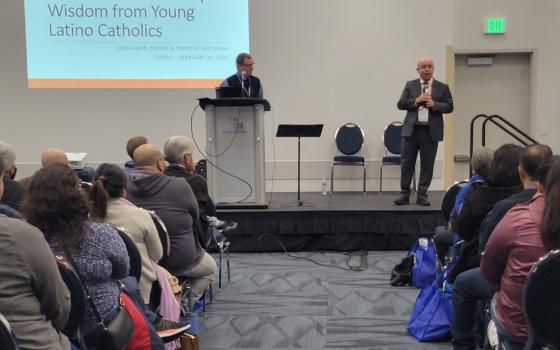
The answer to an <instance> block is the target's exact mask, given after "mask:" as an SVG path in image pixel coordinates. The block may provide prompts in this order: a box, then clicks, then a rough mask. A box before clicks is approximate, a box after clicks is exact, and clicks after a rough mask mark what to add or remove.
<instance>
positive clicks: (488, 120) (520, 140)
mask: <svg viewBox="0 0 560 350" xmlns="http://www.w3.org/2000/svg"><path fill="white" fill-rule="evenodd" d="M480 118H484V122H483V123H482V140H481V141H482V142H481V143H482V146H486V124H487V123H488V122H492V123H493V124H494V125H496V126H497V127H498V128H500V129H502V130H503V131H504V132H506V133H507V134H509V135H510V136H511V137H513V138H514V139H516V140H517V141H519V143H521V144H523V145H525V146H527V145H529V143H528V142H526V141H524V140H522V139H521V138H519V137H518V136H517V135H515V134H514V133H512V132H511V131H510V130H507V129H506V128H505V127H504V126H503V125H502V124H500V123H498V122H497V121H496V120H494V119H497V120H500V121H501V122H504V123H505V124H506V125H507V126H509V127H510V128H511V129H513V130H515V131H517V133H518V134H520V135H522V136H524V137H525V138H526V139H527V140H529V141H530V142H531V143H538V142H537V141H536V140H534V139H533V138H532V137H530V136H529V135H527V134H526V133H525V132H523V131H522V130H521V129H519V128H518V127H516V126H515V125H513V124H512V123H511V122H509V121H508V120H506V119H505V118H503V117H501V116H499V115H497V114H492V115H490V116H488V115H486V114H478V115H476V116H475V117H474V118H473V119H472V120H471V125H470V145H469V159H472V155H473V151H474V123H475V122H476V121H477V120H478V119H480ZM470 175H472V165H471V163H470V161H469V177H470Z"/></svg>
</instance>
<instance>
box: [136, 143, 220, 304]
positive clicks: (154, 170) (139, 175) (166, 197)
mask: <svg viewBox="0 0 560 350" xmlns="http://www.w3.org/2000/svg"><path fill="white" fill-rule="evenodd" d="M134 163H135V165H136V170H134V171H133V172H132V173H131V174H130V176H129V183H128V199H129V200H130V201H131V202H132V203H134V204H136V205H138V206H139V207H142V208H146V209H150V210H153V211H155V212H156V214H157V215H158V216H159V217H161V219H162V220H163V222H164V223H165V226H166V227H167V229H168V231H169V236H170V240H171V253H170V255H169V258H168V260H167V269H168V270H169V272H171V273H172V274H173V275H175V276H180V277H185V278H188V279H190V280H192V283H191V293H190V301H191V303H190V305H193V303H194V302H195V301H197V300H198V299H200V297H201V296H202V295H203V293H204V291H205V290H206V288H207V287H208V285H209V284H210V283H211V281H212V280H213V279H214V274H215V272H216V262H215V261H214V259H213V258H212V257H211V256H210V255H209V254H208V253H206V252H205V251H204V249H202V247H201V246H200V243H199V242H198V240H197V239H196V237H195V235H194V232H193V223H195V222H196V221H197V220H198V215H199V214H198V205H197V202H196V198H195V196H194V193H193V191H192V189H191V187H190V186H189V184H188V182H187V181H185V180H184V179H180V178H176V177H170V176H167V175H165V174H164V171H165V161H164V158H163V154H162V153H161V151H160V150H158V149H157V148H156V147H155V146H154V145H152V144H145V145H142V146H140V147H138V148H137V149H136V151H134Z"/></svg>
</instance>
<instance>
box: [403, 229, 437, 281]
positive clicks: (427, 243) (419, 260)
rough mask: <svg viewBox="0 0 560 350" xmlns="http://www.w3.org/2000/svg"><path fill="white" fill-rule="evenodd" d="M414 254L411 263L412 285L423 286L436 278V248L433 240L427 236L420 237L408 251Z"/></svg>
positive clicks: (409, 253)
mask: <svg viewBox="0 0 560 350" xmlns="http://www.w3.org/2000/svg"><path fill="white" fill-rule="evenodd" d="M408 255H414V265H412V277H411V279H412V285H413V286H415V287H416V288H424V287H425V286H427V285H429V284H431V283H432V282H433V281H434V280H435V278H436V249H435V247H434V241H433V240H432V239H428V238H420V239H418V240H417V241H416V242H414V245H413V246H412V248H411V249H410V251H409V252H408Z"/></svg>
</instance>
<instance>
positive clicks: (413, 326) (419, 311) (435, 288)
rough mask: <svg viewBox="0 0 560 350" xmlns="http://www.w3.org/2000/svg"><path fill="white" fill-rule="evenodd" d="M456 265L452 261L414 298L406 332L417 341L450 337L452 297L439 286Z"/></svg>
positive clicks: (455, 261)
mask: <svg viewBox="0 0 560 350" xmlns="http://www.w3.org/2000/svg"><path fill="white" fill-rule="evenodd" d="M456 263H457V259H454V260H453V261H452V262H451V263H450V264H449V265H447V266H446V267H445V268H444V270H443V272H442V273H441V274H439V275H438V276H437V278H436V279H435V280H434V281H433V282H432V283H430V284H429V285H427V286H425V287H424V288H422V290H421V291H420V294H418V297H417V298H416V302H415V303H414V308H413V309H412V314H411V315H410V320H409V321H408V325H407V327H406V330H407V331H408V334H410V335H411V336H413V337H414V338H416V339H418V340H419V341H432V340H444V339H448V338H449V337H450V336H451V319H452V317H453V307H452V305H453V304H452V296H451V295H450V294H447V293H444V292H443V291H442V290H440V288H439V286H440V285H442V284H443V281H444V280H445V279H446V278H447V275H448V273H449V271H450V270H451V269H452V268H453V266H454V265H455V264H456Z"/></svg>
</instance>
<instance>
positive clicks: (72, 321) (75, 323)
mask: <svg viewBox="0 0 560 350" xmlns="http://www.w3.org/2000/svg"><path fill="white" fill-rule="evenodd" d="M56 264H57V266H58V271H59V272H60V275H61V277H62V280H63V281H64V283H66V286H67V287H68V290H69V291H70V304H71V306H70V315H69V316H68V321H67V322H66V326H65V327H64V329H63V330H62V333H64V334H65V335H66V336H67V337H68V338H69V339H70V340H71V341H72V342H74V343H77V344H79V345H80V350H87V346H86V345H85V341H84V334H83V330H82V326H83V323H84V320H85V316H86V308H87V299H86V292H85V290H84V287H83V285H82V282H81V281H80V278H79V277H78V274H77V273H76V271H75V270H74V268H73V267H72V265H71V264H70V263H69V262H68V261H67V260H66V259H64V258H63V257H60V256H57V257H56ZM2 349H4V348H2Z"/></svg>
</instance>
